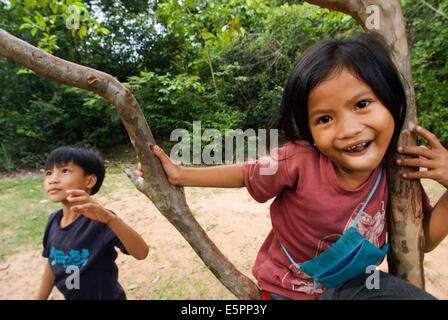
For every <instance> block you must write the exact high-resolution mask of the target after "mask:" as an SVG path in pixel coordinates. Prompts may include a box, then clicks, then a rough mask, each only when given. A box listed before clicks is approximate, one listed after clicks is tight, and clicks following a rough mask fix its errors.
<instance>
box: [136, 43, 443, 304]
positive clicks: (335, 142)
mask: <svg viewBox="0 0 448 320" xmlns="http://www.w3.org/2000/svg"><path fill="white" fill-rule="evenodd" d="M405 113H406V95H405V91H404V89H403V86H402V83H401V81H400V77H399V74H398V72H397V70H396V68H395V66H394V64H393V62H392V61H391V59H390V57H389V55H388V53H387V51H386V50H385V48H384V46H383V45H382V41H381V40H380V39H379V38H378V37H377V36H376V35H373V34H367V35H361V36H356V37H352V38H348V39H343V40H329V41H324V42H321V43H318V44H316V45H314V46H312V47H311V48H309V49H308V50H307V51H306V52H305V53H304V54H303V55H302V56H301V57H300V59H299V60H298V61H297V63H296V64H295V65H294V67H293V70H292V71H291V73H290V75H289V78H288V81H287V83H286V86H285V90H284V94H283V98H282V104H281V106H280V108H279V110H278V113H277V114H276V115H275V116H274V118H273V121H272V123H271V127H273V128H278V129H280V131H281V132H283V133H284V135H285V136H286V138H287V139H288V140H289V142H287V143H286V144H284V145H283V146H282V147H280V148H277V149H274V150H273V152H271V155H269V156H266V157H263V158H261V159H259V160H258V161H256V162H245V163H244V164H243V165H224V166H217V167H210V168H186V167H181V166H178V165H176V164H174V163H173V161H171V159H170V158H169V157H168V156H167V155H166V154H165V153H164V152H163V151H162V150H161V149H160V148H159V147H157V146H155V147H154V148H153V152H154V154H155V155H156V156H158V157H159V158H160V160H161V162H162V165H163V168H164V170H165V172H166V174H167V177H168V179H169V181H170V182H171V183H173V184H178V185H185V186H209V187H244V186H245V187H246V188H247V191H248V192H249V193H250V195H251V196H252V197H253V198H254V199H255V200H256V201H258V202H265V201H267V200H269V199H271V198H273V197H275V200H274V201H273V202H272V204H271V207H270V214H271V221H272V230H271V232H270V233H269V234H268V236H267V238H266V239H265V241H264V243H263V245H262V247H261V248H260V251H259V252H258V255H257V258H256V261H255V265H254V267H253V270H252V271H253V274H254V276H255V277H256V279H257V281H258V285H259V286H260V287H261V289H262V290H263V298H266V299H270V298H271V299H317V298H319V299H402V298H403V299H433V297H432V296H430V295H429V294H427V293H426V292H424V291H423V290H420V289H418V288H416V287H414V286H412V285H410V284H409V283H407V282H405V281H403V280H401V279H398V278H396V277H393V276H391V275H389V274H387V273H383V272H381V273H380V275H381V277H380V289H375V290H369V289H368V288H367V287H366V285H365V283H366V277H367V276H368V275H369V274H366V273H365V270H366V268H368V267H369V266H370V265H377V264H379V263H380V262H381V261H382V260H383V258H384V257H385V255H386V253H387V250H388V245H387V244H386V234H387V215H386V212H387V202H388V188H387V178H386V170H385V168H383V167H384V166H385V165H384V158H385V155H386V153H387V152H395V151H396V142H397V139H398V135H399V133H400V129H401V127H402V124H403V121H404V117H405ZM402 151H403V152H406V151H407V152H409V153H416V152H417V151H416V150H414V149H412V150H411V149H403V150H402ZM445 151H446V150H445ZM274 162H275V163H276V165H277V166H278V170H277V172H276V173H275V174H272V175H262V174H260V169H261V168H264V167H270V166H271V165H272V163H274ZM401 164H402V165H419V164H418V163H415V162H413V163H411V162H407V160H406V161H404V162H402V163H401ZM140 171H141V169H140ZM141 175H143V173H142V172H141ZM446 177H448V174H447V176H446ZM409 178H413V177H409ZM422 194H423V199H422V200H423V207H424V213H425V215H426V217H431V215H430V212H431V210H432V208H431V206H430V204H429V200H428V198H427V196H426V194H425V193H424V192H423V193H422ZM432 212H433V214H432V216H433V217H434V212H438V214H437V217H438V219H440V220H438V224H442V225H444V226H448V221H447V220H448V217H447V213H448V207H447V206H436V207H435V208H434V210H433V211H432ZM426 225H427V226H429V227H427V228H426V232H425V236H426V237H428V238H430V239H432V240H431V243H438V242H440V241H441V240H442V239H443V237H445V236H446V234H447V233H448V230H447V228H446V227H445V228H442V231H438V232H434V230H435V229H434V227H432V225H433V224H431V223H427V224H426Z"/></svg>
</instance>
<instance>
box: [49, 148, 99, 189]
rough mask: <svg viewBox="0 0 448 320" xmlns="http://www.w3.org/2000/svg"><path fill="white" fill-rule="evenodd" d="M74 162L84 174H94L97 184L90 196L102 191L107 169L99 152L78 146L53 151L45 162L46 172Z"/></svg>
mask: <svg viewBox="0 0 448 320" xmlns="http://www.w3.org/2000/svg"><path fill="white" fill-rule="evenodd" d="M70 162H73V163H74V164H75V165H77V166H79V167H81V168H82V169H83V170H84V173H85V174H87V175H89V174H94V175H95V176H96V184H95V185H94V186H93V188H92V190H91V192H90V194H91V195H94V194H95V193H97V192H98V191H99V190H100V187H101V185H102V184H103V180H104V176H105V174H106V169H105V168H104V161H103V158H102V157H101V156H100V155H99V153H98V152H96V151H94V150H90V149H85V148H82V147H76V146H64V147H59V148H57V149H55V150H53V151H52V152H51V153H50V155H49V156H48V158H47V161H46V162H45V170H51V169H52V168H53V167H54V166H56V167H60V166H63V165H66V164H68V163H70Z"/></svg>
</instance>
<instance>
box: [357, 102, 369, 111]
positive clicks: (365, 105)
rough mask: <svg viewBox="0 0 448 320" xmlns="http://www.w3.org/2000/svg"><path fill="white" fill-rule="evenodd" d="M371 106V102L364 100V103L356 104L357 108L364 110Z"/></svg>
mask: <svg viewBox="0 0 448 320" xmlns="http://www.w3.org/2000/svg"><path fill="white" fill-rule="evenodd" d="M369 104H370V101H367V100H362V101H359V102H358V103H357V104H356V108H359V109H364V108H365V107H367V106H368V105H369Z"/></svg>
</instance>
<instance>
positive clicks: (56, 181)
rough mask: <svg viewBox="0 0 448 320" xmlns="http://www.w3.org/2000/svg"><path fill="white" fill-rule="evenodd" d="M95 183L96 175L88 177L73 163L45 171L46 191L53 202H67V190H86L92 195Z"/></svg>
mask: <svg viewBox="0 0 448 320" xmlns="http://www.w3.org/2000/svg"><path fill="white" fill-rule="evenodd" d="M95 183H96V176H95V175H86V174H85V173H84V170H83V169H82V168H81V167H80V166H77V165H75V164H74V163H73V162H69V163H67V164H63V165H59V166H54V167H53V168H52V169H50V170H46V171H45V180H44V189H45V193H46V194H47V196H48V198H49V199H50V200H51V201H52V202H64V201H66V199H67V193H66V192H67V190H74V189H77V190H84V191H86V192H87V193H89V194H90V191H91V189H92V188H93V186H94V185H95Z"/></svg>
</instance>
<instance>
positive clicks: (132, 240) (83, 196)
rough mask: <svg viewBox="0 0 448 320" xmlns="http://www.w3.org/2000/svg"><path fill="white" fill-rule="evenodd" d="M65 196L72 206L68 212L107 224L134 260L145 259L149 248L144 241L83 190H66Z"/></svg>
mask: <svg viewBox="0 0 448 320" xmlns="http://www.w3.org/2000/svg"><path fill="white" fill-rule="evenodd" d="M67 195H68V196H67V200H68V202H69V203H71V204H73V205H72V206H71V207H70V210H72V211H74V212H79V213H81V214H83V215H84V216H86V217H87V218H89V219H92V220H96V221H99V222H102V223H104V224H107V225H108V226H109V228H111V229H112V231H113V232H114V233H115V235H116V236H117V237H118V239H120V241H121V243H122V244H123V245H124V247H125V248H126V251H127V252H128V253H129V254H130V255H132V256H133V257H134V258H136V259H138V260H142V259H145V258H146V257H147V255H148V251H149V248H148V245H147V244H146V242H145V240H144V239H143V238H142V237H141V236H140V235H139V234H138V233H137V232H136V231H135V230H134V229H132V228H131V227H130V226H129V225H127V224H126V223H125V222H124V221H123V220H121V219H120V218H119V217H118V216H116V215H114V214H112V213H110V212H109V211H107V210H106V209H105V208H103V207H102V206H101V205H100V204H99V203H98V202H96V201H95V200H94V199H93V198H92V197H90V195H89V194H88V193H87V192H85V191H84V190H67Z"/></svg>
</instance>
